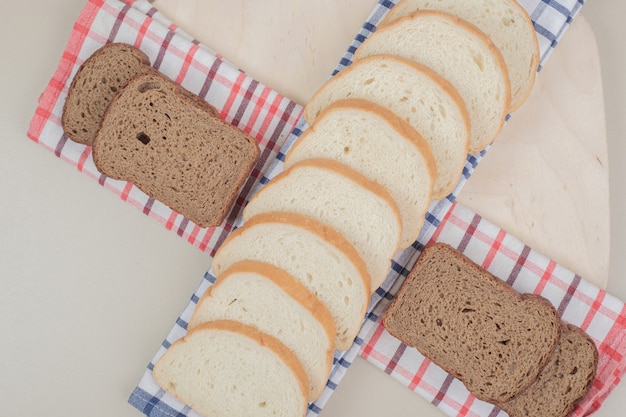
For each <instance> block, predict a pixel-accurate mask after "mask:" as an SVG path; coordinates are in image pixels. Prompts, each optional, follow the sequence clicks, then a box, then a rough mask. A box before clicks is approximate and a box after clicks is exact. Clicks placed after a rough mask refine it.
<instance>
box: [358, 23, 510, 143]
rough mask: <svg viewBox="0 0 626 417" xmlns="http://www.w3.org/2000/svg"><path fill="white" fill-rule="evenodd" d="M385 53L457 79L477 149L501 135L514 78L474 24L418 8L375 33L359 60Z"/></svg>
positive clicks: (448, 77) (453, 83)
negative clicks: (510, 78) (509, 74)
mask: <svg viewBox="0 0 626 417" xmlns="http://www.w3.org/2000/svg"><path fill="white" fill-rule="evenodd" d="M381 54H390V55H397V56H401V57H404V58H408V59H410V60H413V61H415V62H418V63H421V64H423V65H425V66H427V67H429V68H432V69H433V70H434V71H435V72H437V73H439V74H440V75H441V76H443V77H444V78H445V79H447V80H448V81H450V82H451V83H452V85H453V86H454V87H455V88H456V90H457V91H458V92H459V94H460V95H461V97H463V100H464V101H465V105H466V106H467V110H468V112H469V116H470V126H471V136H470V146H469V150H470V152H471V153H475V152H478V151H480V150H482V149H483V148H484V147H485V146H487V145H488V144H489V143H491V142H492V141H493V140H494V139H495V138H496V136H497V135H498V133H500V130H501V129H502V126H503V124H504V118H505V117H506V115H507V112H508V111H509V108H510V104H511V86H510V83H509V76H508V72H507V69H506V65H505V64H504V59H503V58H502V54H501V53H500V51H499V50H498V48H497V47H496V46H495V45H494V44H493V42H492V41H491V40H490V39H489V38H488V37H487V35H485V34H484V33H483V32H481V31H480V30H478V29H477V28H476V27H475V26H474V25H471V24H469V23H467V22H466V21H464V20H462V19H459V18H457V17H454V16H451V15H449V14H447V13H443V12H438V11H417V12H415V13H413V14H412V15H410V16H408V17H404V18H401V19H398V20H396V21H395V22H393V23H391V24H389V25H387V26H384V27H382V28H380V29H378V30H377V31H376V32H374V34H372V35H371V36H370V37H369V38H368V39H367V40H366V41H365V42H363V44H362V45H361V46H360V47H359V48H358V49H357V51H356V53H355V59H356V60H357V62H358V60H359V59H361V58H363V57H367V56H372V55H381Z"/></svg>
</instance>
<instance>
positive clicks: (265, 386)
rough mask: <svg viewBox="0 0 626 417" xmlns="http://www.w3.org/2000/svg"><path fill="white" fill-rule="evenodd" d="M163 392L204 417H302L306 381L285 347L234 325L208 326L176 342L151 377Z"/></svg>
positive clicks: (291, 354) (209, 323) (252, 329)
mask: <svg viewBox="0 0 626 417" xmlns="http://www.w3.org/2000/svg"><path fill="white" fill-rule="evenodd" d="M152 374H153V376H154V378H155V380H156V382H157V383H158V384H159V386H160V387H161V388H163V389H164V390H165V391H167V392H169V393H170V394H171V395H173V396H174V397H176V398H178V399H179V400H180V401H182V402H183V403H185V404H186V405H188V406H189V407H191V408H192V409H194V410H195V411H197V412H198V413H200V414H202V415H204V416H258V417H301V416H304V414H305V412H306V406H307V402H306V398H307V394H308V387H307V379H306V374H305V372H304V370H303V369H302V366H301V365H300V362H298V359H297V358H296V356H295V355H294V354H293V352H291V351H290V350H289V349H288V348H287V347H286V346H285V345H283V344H282V343H280V342H279V341H278V340H276V339H275V338H273V337H271V336H269V335H266V334H264V333H262V332H260V331H259V330H257V329H255V328H253V327H250V326H246V325H244V324H241V323H238V322H234V321H228V320H224V321H214V322H208V323H204V324H202V325H200V326H198V327H196V328H194V329H192V330H191V331H189V333H187V335H185V337H184V338H182V339H180V340H178V341H176V342H175V343H174V344H172V345H171V346H170V347H169V349H167V351H166V352H165V353H164V354H163V356H161V358H160V359H159V360H158V362H157V363H156V364H155V366H154V369H153V372H152Z"/></svg>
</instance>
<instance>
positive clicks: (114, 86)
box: [61, 43, 150, 145]
mask: <svg viewBox="0 0 626 417" xmlns="http://www.w3.org/2000/svg"><path fill="white" fill-rule="evenodd" d="M149 70H150V60H149V59H148V57H147V56H146V54H144V53H143V52H141V51H140V50H139V49H137V48H135V47H133V46H132V45H127V44H124V43H109V44H107V45H105V46H103V47H102V48H100V49H98V50H97V51H96V52H94V53H93V54H92V55H91V56H90V57H89V58H88V59H87V60H86V61H85V62H83V64H82V65H81V66H80V68H79V69H78V71H77V72H76V75H75V76H74V78H73V79H72V83H71V84H70V88H69V90H68V93H67V99H66V100H65V104H64V105H63V115H62V116H61V124H62V126H63V131H64V132H65V134H67V136H68V137H69V138H70V139H72V140H73V141H74V142H78V143H82V144H84V145H91V144H92V143H93V139H94V138H95V136H96V132H97V131H98V127H99V126H100V121H101V120H102V116H104V112H105V110H106V108H107V105H108V104H109V102H110V101H111V99H112V98H113V96H115V94H116V93H117V92H118V91H119V90H121V89H122V87H123V86H124V85H125V84H126V83H127V82H128V81H129V80H130V79H131V78H133V77H135V76H136V75H138V74H141V73H143V72H146V71H149Z"/></svg>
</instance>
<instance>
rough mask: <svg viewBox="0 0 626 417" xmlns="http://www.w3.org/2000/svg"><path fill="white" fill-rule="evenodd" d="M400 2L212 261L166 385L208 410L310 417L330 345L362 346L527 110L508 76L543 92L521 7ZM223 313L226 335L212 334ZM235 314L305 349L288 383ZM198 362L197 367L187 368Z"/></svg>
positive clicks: (332, 83)
mask: <svg viewBox="0 0 626 417" xmlns="http://www.w3.org/2000/svg"><path fill="white" fill-rule="evenodd" d="M396 8H397V10H398V11H399V12H400V11H401V12H402V16H401V15H400V14H398V15H396V16H394V14H395V13H390V16H389V18H387V19H385V20H384V22H383V23H382V24H381V26H380V27H379V28H378V30H377V31H376V32H375V33H373V34H372V35H371V36H370V37H369V38H368V39H367V40H366V41H365V42H364V43H363V44H362V45H361V46H360V47H359V48H358V49H357V52H356V54H355V59H354V62H353V63H352V64H351V65H350V66H348V67H347V68H346V69H344V70H342V71H340V72H339V73H338V74H337V75H336V76H334V77H332V78H331V79H330V80H328V82H327V83H325V84H324V85H323V86H322V87H321V88H320V89H319V91H317V92H316V94H314V96H313V97H312V98H311V100H310V102H309V103H308V104H307V105H306V107H305V110H304V117H305V119H306V121H307V123H308V128H307V129H305V131H304V132H303V134H302V136H301V137H300V138H299V139H298V140H296V141H295V143H294V144H293V146H292V147H291V149H290V150H289V151H288V152H287V153H286V156H285V161H284V162H285V170H284V171H283V172H281V173H279V174H278V175H277V176H275V177H274V178H272V179H271V180H270V181H269V182H268V183H267V184H265V185H264V186H263V187H262V188H261V189H260V191H258V193H257V194H256V195H254V196H253V198H252V199H251V200H250V202H249V203H248V205H247V206H246V208H245V209H244V212H243V224H242V226H241V227H239V228H238V229H237V230H236V231H234V232H233V233H231V234H230V235H229V237H228V238H227V239H226V240H225V241H224V242H223V243H222V245H221V246H220V248H219V249H218V251H217V253H216V254H215V257H214V259H213V263H212V272H213V273H214V274H215V276H216V277H217V281H216V284H215V287H214V288H213V289H211V290H209V291H208V292H207V293H206V294H205V295H203V297H202V298H201V300H200V301H199V302H198V306H197V310H196V313H195V314H194V316H193V319H192V320H191V323H190V324H189V328H188V334H187V336H186V337H185V338H184V339H182V340H180V341H178V342H176V343H174V344H173V345H172V346H171V347H170V348H169V349H168V350H167V351H166V352H165V353H164V355H163V356H162V357H161V359H160V360H159V361H158V362H157V363H156V365H155V367H154V376H155V378H156V380H157V382H158V383H159V384H160V386H162V387H163V388H164V389H165V390H166V391H168V392H170V393H172V394H173V395H175V396H176V397H178V398H179V399H180V400H182V401H183V402H184V403H186V404H188V405H190V406H191V407H192V408H194V409H195V410H196V411H198V412H200V413H202V414H204V415H207V416H208V415H244V414H245V415H249V416H252V415H254V416H265V415H274V414H272V412H273V411H275V410H276V409H281V410H283V411H284V413H279V414H277V415H286V414H285V413H291V414H289V415H293V416H297V415H302V414H304V412H305V407H304V406H303V404H306V402H307V401H314V400H315V399H316V398H318V396H319V395H320V393H321V390H322V389H323V387H324V383H325V379H326V378H327V376H328V375H329V372H330V367H331V363H330V361H329V359H328V358H329V352H330V351H332V350H334V349H347V348H348V347H350V345H351V344H352V342H353V340H354V338H355V337H356V335H357V333H358V331H359V328H360V325H361V323H362V320H363V318H364V314H365V311H366V309H367V306H368V303H369V299H370V296H371V294H372V292H373V291H375V290H376V289H377V288H378V287H379V286H380V285H381V284H382V283H383V281H384V280H385V279H386V277H387V275H388V273H389V271H390V267H391V259H392V258H393V257H394V255H395V254H396V253H397V252H398V251H400V250H403V249H406V248H407V247H409V246H410V245H411V244H413V243H414V242H415V240H416V239H417V237H418V234H419V231H420V229H421V227H422V225H423V222H424V216H425V214H426V212H427V209H428V207H429V205H430V203H431V202H432V200H436V199H441V198H444V197H446V196H447V195H449V194H450V193H451V192H452V191H453V190H454V188H455V186H456V185H457V183H458V182H459V179H460V177H461V175H462V173H463V169H464V166H465V162H466V158H467V155H468V153H469V152H478V151H481V150H482V149H484V148H485V146H487V145H488V144H489V143H490V142H491V141H493V140H494V138H495V137H496V136H497V135H498V133H499V131H500V129H501V128H502V125H503V123H504V119H505V116H506V115H507V114H508V112H510V111H511V110H512V109H513V107H511V96H512V94H511V83H510V81H509V80H510V79H513V80H514V82H515V87H514V91H515V97H516V100H517V101H516V106H519V104H520V103H521V101H523V99H524V98H525V97H526V96H527V95H528V91H529V90H530V89H531V88H532V84H533V81H534V73H535V72H536V70H537V63H538V48H537V40H536V38H535V32H534V28H533V25H532V23H531V20H530V18H529V17H528V15H527V14H526V12H525V11H524V9H523V8H521V7H520V6H519V5H518V4H517V3H516V2H515V0H499V1H492V0H472V1H467V0H455V1H453V0H450V1H439V2H435V1H426V0H424V1H407V0H403V1H400V2H399V4H398V5H397V6H396ZM424 9H429V10H424ZM491 14H495V15H497V16H498V18H497V19H493V18H490V17H489V16H490V15H491ZM496 35H497V36H496ZM520 39H523V40H520ZM528 39H530V40H528ZM521 44H523V45H521ZM522 46H523V47H522ZM501 48H506V52H505V51H502V50H501ZM505 54H506V56H507V59H506V60H505V59H504V58H503V55H505ZM512 73H515V74H517V75H515V77H514V78H512V77H511V76H510V74H512ZM523 74H527V75H528V74H529V75H528V76H526V77H523V76H522V75H523ZM329 317H330V319H329ZM216 321H217V322H219V323H222V324H220V326H218V327H219V328H218V329H216V328H210V327H209V328H207V327H206V326H207V323H213V322H216ZM224 323H241V324H243V325H245V326H249V327H253V328H254V329H257V331H259V332H261V333H262V334H263V335H265V336H264V337H267V338H268V340H272V345H273V344H274V341H277V343H278V344H281V345H282V346H284V347H285V349H287V350H289V351H290V352H292V353H293V355H289V357H286V358H285V361H284V363H283V366H282V368H283V369H282V370H281V372H285V373H290V375H291V377H290V378H289V379H288V383H285V384H275V382H274V381H275V379H274V375H273V374H272V375H270V376H268V377H267V378H266V377H265V375H264V374H263V373H264V372H266V370H267V368H266V364H259V363H252V362H254V361H253V360H252V359H251V357H252V356H254V357H255V358H256V357H258V356H264V357H267V360H268V361H272V363H273V361H275V359H276V355H277V353H276V352H277V350H276V349H274V348H273V347H272V346H270V344H265V343H263V342H259V341H258V340H257V339H255V338H254V337H250V336H249V332H248V331H246V332H241V331H240V326H239V325H237V326H235V325H233V326H232V327H230V326H228V325H226V324H224ZM198 332H200V333H201V336H200V335H198V336H196V334H197V333H198ZM216 333H220V335H219V337H220V340H221V339H224V338H228V339H229V340H230V339H234V338H238V340H239V339H241V338H247V339H246V343H247V346H248V348H247V349H245V350H244V349H239V348H238V349H233V351H232V355H231V356H220V360H221V361H223V364H222V366H221V367H219V368H218V367H217V366H214V362H215V359H213V358H212V352H213V351H217V352H220V353H221V352H222V351H223V349H224V347H222V346H220V345H219V344H215V343H214V342H210V341H209V340H208V339H209V338H210V337H211V338H213V337H214V336H215V337H217V335H216ZM209 334H210V335H211V336H210V337H209ZM205 339H207V340H205ZM195 345H201V346H195ZM237 346H239V342H237ZM202 349H204V350H205V354H206V355H207V357H206V358H204V359H203V358H202V357H201V355H200V354H199V353H198V352H199V351H200V350H202ZM189 351H191V352H192V353H188V352H189ZM293 356H295V357H296V358H297V362H298V363H299V366H295V365H294V363H293V360H292V357H293ZM186 360H190V361H195V362H194V363H195V365H186V368H185V369H187V371H185V372H177V371H176V370H177V369H178V368H177V367H179V366H181V365H180V363H181V362H183V361H186ZM205 361H206V363H208V364H209V366H210V367H211V369H210V370H206V368H205V367H204V363H205ZM241 363H246V364H247V365H246V366H248V367H249V369H248V376H246V377H241V378H240V379H233V378H235V372H229V371H228V370H229V369H230V368H231V367H232V368H233V369H239V368H240V364H241ZM172 367H175V368H176V369H174V370H172V369H171V368H172ZM302 374H304V375H305V376H306V378H305V381H304V386H305V388H304V389H303V390H301V391H298V389H296V388H297V385H298V382H297V381H298V377H297V376H298V375H302ZM189 381H194V382H193V384H190V383H189ZM286 385H289V386H288V387H287V386H286ZM242 391H245V395H244V394H242ZM225 397H229V398H228V400H226V399H225ZM207 398H208V399H213V401H210V400H207ZM236 400H239V402H238V401H236ZM233 404H241V407H239V406H234V405H233ZM281 404H282V405H281ZM244 407H245V408H244ZM298 407H300V408H298ZM285 410H289V411H285Z"/></svg>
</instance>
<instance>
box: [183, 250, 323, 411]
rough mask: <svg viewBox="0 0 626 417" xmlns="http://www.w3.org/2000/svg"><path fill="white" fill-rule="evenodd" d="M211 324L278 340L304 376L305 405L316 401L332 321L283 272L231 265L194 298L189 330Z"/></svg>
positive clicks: (314, 299) (251, 264) (249, 264)
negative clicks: (225, 323) (241, 327)
mask: <svg viewBox="0 0 626 417" xmlns="http://www.w3.org/2000/svg"><path fill="white" fill-rule="evenodd" d="M215 320H234V321H238V322H240V323H243V324H247V325H249V326H252V327H255V328H257V329H259V330H260V331H262V332H264V333H266V334H269V335H270V336H273V337H275V338H276V339H278V340H280V341H281V342H282V343H283V344H284V345H285V346H287V347H288V348H289V349H291V351H292V352H293V353H294V354H295V355H296V356H297V357H298V360H299V361H300V363H301V364H302V367H303V368H304V370H305V372H306V374H307V377H308V381H309V396H308V401H315V400H316V399H317V398H318V397H319V396H320V394H321V393H322V391H323V389H324V387H325V385H326V381H327V380H328V376H329V374H330V369H331V366H332V364H333V352H334V343H333V341H334V339H335V322H334V321H333V317H332V315H331V314H330V311H328V309H327V308H326V306H325V305H324V304H323V303H322V302H321V301H320V300H319V299H318V298H317V297H315V295H313V294H312V293H311V292H309V291H308V290H307V289H306V287H305V286H304V285H303V284H301V283H300V282H298V281H297V280H296V279H295V278H293V277H292V276H291V275H290V274H289V273H287V272H285V271H284V270H282V269H279V268H277V267H275V266H273V265H271V264H267V263H264V262H258V261H250V260H244V261H241V262H238V263H236V264H234V265H232V266H231V267H230V268H228V270H226V271H225V272H224V273H222V274H221V275H220V276H219V277H218V279H217V280H216V281H215V284H214V285H213V286H212V287H211V288H209V290H208V291H207V292H206V293H205V294H204V295H203V296H202V297H201V298H200V300H199V301H198V304H197V306H196V308H195V310H194V313H193V315H192V317H191V320H190V321H189V328H191V329H193V328H195V327H197V326H198V325H200V324H202V323H206V322H209V321H215Z"/></svg>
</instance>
